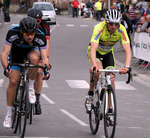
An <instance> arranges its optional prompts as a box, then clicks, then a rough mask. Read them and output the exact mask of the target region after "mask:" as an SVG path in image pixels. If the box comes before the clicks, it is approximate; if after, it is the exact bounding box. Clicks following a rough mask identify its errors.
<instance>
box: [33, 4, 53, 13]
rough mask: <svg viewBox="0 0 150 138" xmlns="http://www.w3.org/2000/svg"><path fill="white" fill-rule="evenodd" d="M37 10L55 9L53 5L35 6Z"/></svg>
mask: <svg viewBox="0 0 150 138" xmlns="http://www.w3.org/2000/svg"><path fill="white" fill-rule="evenodd" d="M34 8H35V9H40V10H42V11H53V10H54V8H53V6H52V5H51V4H34Z"/></svg>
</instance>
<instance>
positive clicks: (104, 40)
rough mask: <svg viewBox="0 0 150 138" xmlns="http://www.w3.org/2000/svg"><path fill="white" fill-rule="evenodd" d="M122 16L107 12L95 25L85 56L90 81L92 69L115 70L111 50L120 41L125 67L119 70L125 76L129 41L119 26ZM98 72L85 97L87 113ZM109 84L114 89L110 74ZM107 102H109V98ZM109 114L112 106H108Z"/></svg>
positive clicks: (129, 56) (127, 65)
mask: <svg viewBox="0 0 150 138" xmlns="http://www.w3.org/2000/svg"><path fill="white" fill-rule="evenodd" d="M121 18H122V15H121V13H120V12H118V11H117V10H114V9H112V10H109V11H107V13H106V17H105V21H103V22H101V23H99V24H97V25H96V26H95V28H94V31H93V35H92V38H91V41H90V45H89V47H88V50H87V55H88V58H89V61H90V63H91V68H90V80H91V78H92V73H93V67H94V66H95V67H96V70H97V69H115V67H116V65H115V59H114V52H113V48H114V45H115V43H116V42H117V41H119V40H121V42H122V46H123V49H124V52H125V66H124V67H122V68H121V69H120V73H122V74H125V73H127V71H128V70H129V67H130V64H131V49H130V41H129V38H128V35H127V32H126V29H125V27H124V26H123V25H121V24H120V22H121ZM99 75H100V72H96V74H95V81H94V82H93V83H90V88H89V91H88V96H86V101H85V108H86V109H87V113H88V112H89V111H90V110H91V104H92V96H93V90H94V86H95V85H96V83H97V81H98V79H99ZM111 83H112V86H113V88H114V89H115V83H114V74H111ZM109 100H111V99H110V98H109ZM109 112H112V106H111V105H109Z"/></svg>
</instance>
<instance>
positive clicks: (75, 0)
mask: <svg viewBox="0 0 150 138" xmlns="http://www.w3.org/2000/svg"><path fill="white" fill-rule="evenodd" d="M71 5H72V7H73V15H72V17H73V18H74V17H75V16H76V17H78V6H79V1H78V0H73V1H72V3H71Z"/></svg>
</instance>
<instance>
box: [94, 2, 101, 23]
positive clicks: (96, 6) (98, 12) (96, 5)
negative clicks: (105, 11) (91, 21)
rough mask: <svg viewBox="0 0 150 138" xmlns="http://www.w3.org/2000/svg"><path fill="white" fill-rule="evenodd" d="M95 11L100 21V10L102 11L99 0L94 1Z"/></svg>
mask: <svg viewBox="0 0 150 138" xmlns="http://www.w3.org/2000/svg"><path fill="white" fill-rule="evenodd" d="M95 11H96V13H97V21H101V11H102V3H101V0H99V1H98V2H96V3H95Z"/></svg>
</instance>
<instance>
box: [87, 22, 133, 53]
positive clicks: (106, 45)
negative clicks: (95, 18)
mask: <svg viewBox="0 0 150 138" xmlns="http://www.w3.org/2000/svg"><path fill="white" fill-rule="evenodd" d="M119 40H121V42H122V44H126V43H130V41H129V38H128V35H127V32H126V29H125V27H124V26H123V25H122V24H120V26H119V28H118V29H117V30H116V31H115V33H113V34H110V32H109V30H108V28H107V24H106V22H105V21H103V22H101V23H99V24H97V25H96V26H95V28H94V31H93V35H92V38H91V41H90V42H96V43H98V44H99V46H98V49H97V51H98V52H99V53H100V54H101V55H105V54H107V53H109V52H110V51H113V48H114V45H115V43H116V42H118V41H119ZM89 49H90V46H89V47H88V50H89Z"/></svg>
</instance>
